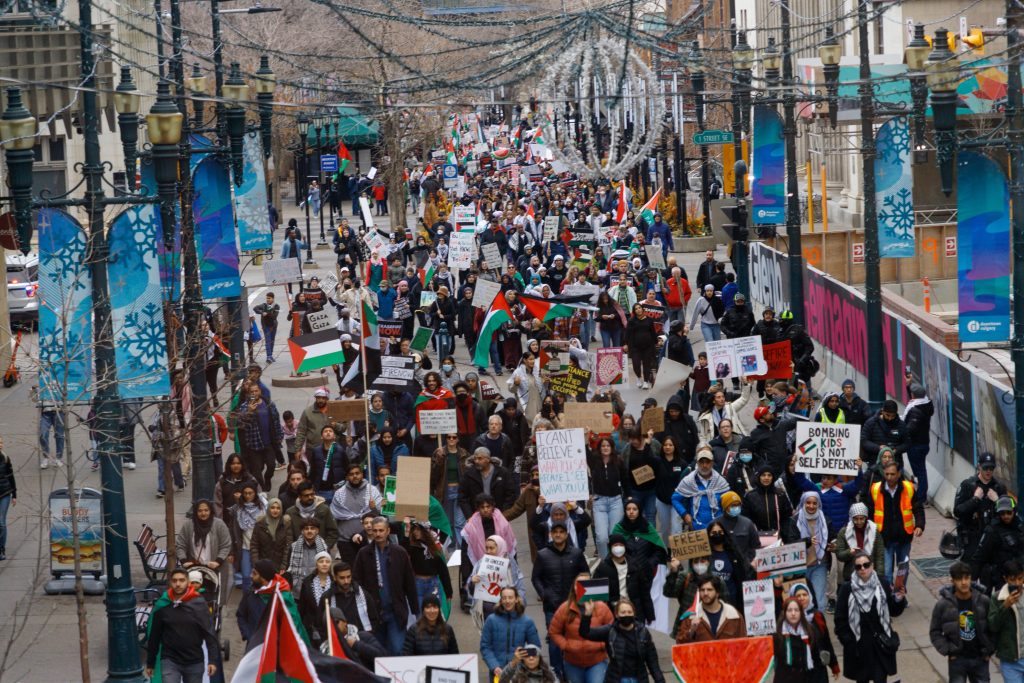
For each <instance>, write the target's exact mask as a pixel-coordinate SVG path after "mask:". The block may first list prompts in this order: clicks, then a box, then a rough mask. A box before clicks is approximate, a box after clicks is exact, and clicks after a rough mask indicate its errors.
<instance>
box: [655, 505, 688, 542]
mask: <svg viewBox="0 0 1024 683" xmlns="http://www.w3.org/2000/svg"><path fill="white" fill-rule="evenodd" d="M657 503H658V506H657V507H658V529H659V530H660V532H661V540H663V541H664V542H665V547H666V548H667V547H668V537H669V536H671V535H672V534H679V533H682V532H683V518H682V517H680V516H679V513H677V512H676V509H675V508H674V507H672V503H662V502H661V501H660V500H658V501H657Z"/></svg>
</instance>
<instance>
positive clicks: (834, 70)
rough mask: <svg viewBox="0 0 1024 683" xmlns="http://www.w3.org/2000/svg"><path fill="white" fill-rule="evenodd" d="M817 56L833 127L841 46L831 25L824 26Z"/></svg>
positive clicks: (835, 116) (836, 115)
mask: <svg viewBox="0 0 1024 683" xmlns="http://www.w3.org/2000/svg"><path fill="white" fill-rule="evenodd" d="M818 57H820V58H821V64H822V72H823V73H824V75H825V91H826V93H827V95H828V122H829V124H831V126H832V128H835V127H836V123H838V119H839V60H840V59H842V57H843V47H842V45H840V44H839V40H837V39H836V32H835V30H833V28H832V27H831V26H826V27H825V41H824V42H823V43H822V44H821V45H819V46H818Z"/></svg>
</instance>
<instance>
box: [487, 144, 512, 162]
mask: <svg viewBox="0 0 1024 683" xmlns="http://www.w3.org/2000/svg"><path fill="white" fill-rule="evenodd" d="M511 153H512V152H511V150H509V148H508V147H499V148H498V149H496V150H494V152H493V153H492V156H493V157H494V158H495V159H497V160H498V161H501V160H503V159H508V155H509V154H511Z"/></svg>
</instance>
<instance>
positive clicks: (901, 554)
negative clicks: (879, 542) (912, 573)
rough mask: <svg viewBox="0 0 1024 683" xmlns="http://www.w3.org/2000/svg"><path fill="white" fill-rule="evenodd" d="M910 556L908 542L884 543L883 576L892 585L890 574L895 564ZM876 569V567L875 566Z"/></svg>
mask: <svg viewBox="0 0 1024 683" xmlns="http://www.w3.org/2000/svg"><path fill="white" fill-rule="evenodd" d="M909 557H910V542H909V541H908V542H907V543H889V542H888V541H886V543H885V578H887V579H888V580H889V585H892V575H893V572H894V571H895V569H896V565H897V564H899V563H900V562H902V561H903V560H905V559H907V558H909ZM876 571H877V568H876Z"/></svg>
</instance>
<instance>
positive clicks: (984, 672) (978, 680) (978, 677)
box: [949, 657, 991, 683]
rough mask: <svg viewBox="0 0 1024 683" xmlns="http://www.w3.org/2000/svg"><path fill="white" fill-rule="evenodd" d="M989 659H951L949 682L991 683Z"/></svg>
mask: <svg viewBox="0 0 1024 683" xmlns="http://www.w3.org/2000/svg"><path fill="white" fill-rule="evenodd" d="M989 680H991V679H990V678H989V670H988V661H987V660H985V659H982V658H981V657H970V658H967V657H957V658H956V659H950V660H949V683H967V682H968V681H970V683H989Z"/></svg>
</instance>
